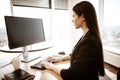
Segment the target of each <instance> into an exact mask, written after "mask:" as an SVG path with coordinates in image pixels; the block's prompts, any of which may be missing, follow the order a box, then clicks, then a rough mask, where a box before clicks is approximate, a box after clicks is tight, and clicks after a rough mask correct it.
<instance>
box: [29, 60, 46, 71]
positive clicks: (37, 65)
mask: <svg viewBox="0 0 120 80" xmlns="http://www.w3.org/2000/svg"><path fill="white" fill-rule="evenodd" d="M41 62H42V61H39V62H37V63H36V64H34V65H32V66H30V67H31V68H34V69H39V70H45V69H46V68H45V67H44V66H42V64H41Z"/></svg>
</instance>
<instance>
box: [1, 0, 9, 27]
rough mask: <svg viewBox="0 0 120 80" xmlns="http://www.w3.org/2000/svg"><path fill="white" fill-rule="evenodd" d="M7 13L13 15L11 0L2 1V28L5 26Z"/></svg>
mask: <svg viewBox="0 0 120 80" xmlns="http://www.w3.org/2000/svg"><path fill="white" fill-rule="evenodd" d="M5 15H11V6H10V0H2V1H1V2H0V28H5V22H4V16H5Z"/></svg>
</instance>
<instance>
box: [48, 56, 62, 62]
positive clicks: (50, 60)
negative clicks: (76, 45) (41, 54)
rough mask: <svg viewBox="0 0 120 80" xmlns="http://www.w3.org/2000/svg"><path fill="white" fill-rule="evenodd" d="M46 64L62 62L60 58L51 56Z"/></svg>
mask: <svg viewBox="0 0 120 80" xmlns="http://www.w3.org/2000/svg"><path fill="white" fill-rule="evenodd" d="M47 60H48V62H61V61H62V57H55V56H51V57H48V59H47Z"/></svg>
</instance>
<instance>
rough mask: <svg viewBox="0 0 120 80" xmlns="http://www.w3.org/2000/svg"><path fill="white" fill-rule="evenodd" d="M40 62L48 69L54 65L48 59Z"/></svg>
mask: <svg viewBox="0 0 120 80" xmlns="http://www.w3.org/2000/svg"><path fill="white" fill-rule="evenodd" d="M41 64H42V65H43V66H44V67H45V68H46V69H49V70H52V68H53V67H54V65H53V64H52V63H50V62H48V61H42V62H41Z"/></svg>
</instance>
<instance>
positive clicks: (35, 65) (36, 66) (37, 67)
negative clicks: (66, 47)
mask: <svg viewBox="0 0 120 80" xmlns="http://www.w3.org/2000/svg"><path fill="white" fill-rule="evenodd" d="M53 56H55V57H59V56H58V55H53ZM42 61H47V58H45V59H43V60H41V61H39V62H37V63H36V64H34V65H32V66H30V67H31V68H34V69H39V70H45V69H46V68H45V67H44V66H42V64H41V62H42ZM52 63H55V62H52Z"/></svg>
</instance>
